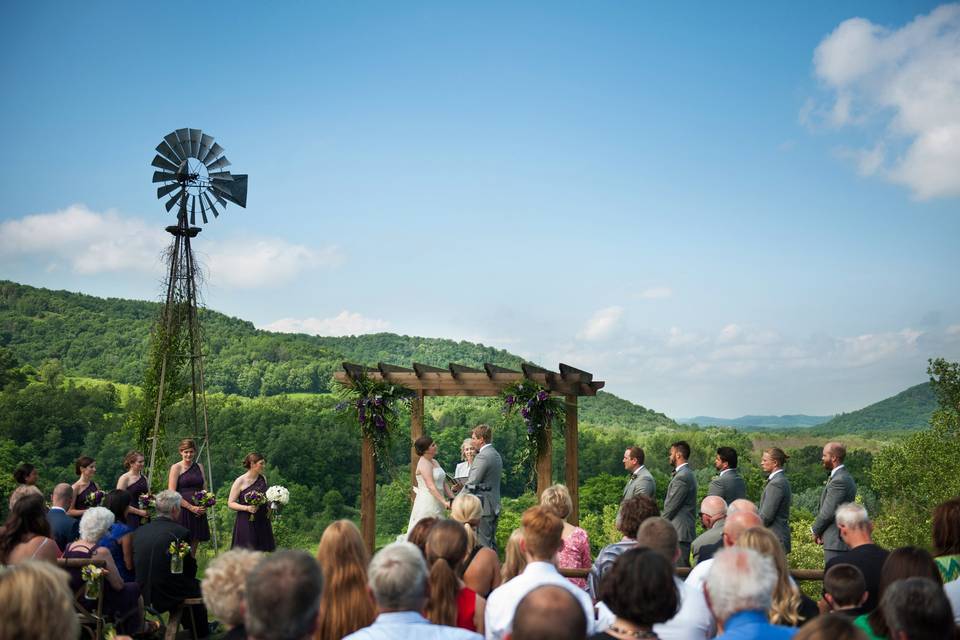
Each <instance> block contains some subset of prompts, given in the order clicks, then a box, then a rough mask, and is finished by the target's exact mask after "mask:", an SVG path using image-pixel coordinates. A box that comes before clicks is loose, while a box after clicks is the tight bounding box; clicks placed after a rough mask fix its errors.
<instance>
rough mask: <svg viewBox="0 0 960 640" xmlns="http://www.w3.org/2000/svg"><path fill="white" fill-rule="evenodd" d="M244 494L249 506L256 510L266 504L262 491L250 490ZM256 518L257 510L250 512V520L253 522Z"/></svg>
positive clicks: (265, 497)
mask: <svg viewBox="0 0 960 640" xmlns="http://www.w3.org/2000/svg"><path fill="white" fill-rule="evenodd" d="M245 495H246V500H247V504H248V505H250V506H251V507H256V508H257V509H258V510H259V509H260V506H261V505H264V504H267V496H266V495H265V494H264V493H263V491H250V492H248V493H246V494H245ZM256 519H257V512H256V511H254V512H253V513H251V514H250V522H253V521H254V520H256Z"/></svg>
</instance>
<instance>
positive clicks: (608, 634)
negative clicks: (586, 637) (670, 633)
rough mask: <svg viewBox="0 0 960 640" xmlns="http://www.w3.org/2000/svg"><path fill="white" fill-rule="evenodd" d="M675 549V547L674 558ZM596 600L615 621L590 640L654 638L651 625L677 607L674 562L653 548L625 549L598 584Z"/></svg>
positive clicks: (678, 595) (671, 615)
mask: <svg viewBox="0 0 960 640" xmlns="http://www.w3.org/2000/svg"><path fill="white" fill-rule="evenodd" d="M648 522H649V521H648ZM664 522H666V523H667V524H670V523H669V521H664ZM671 528H672V525H671ZM679 549H680V547H679V545H678V546H677V554H676V555H677V558H679V557H680V553H679ZM600 598H601V600H602V601H603V603H604V604H605V605H606V606H607V607H609V608H610V610H611V611H612V612H613V613H614V615H615V616H616V618H615V619H614V620H613V622H612V623H611V624H610V625H609V626H608V627H607V629H606V631H603V632H601V633H597V634H595V635H593V636H590V637H591V640H594V639H596V640H601V639H605V638H618V639H619V638H658V637H659V635H658V634H657V633H655V632H654V630H653V625H654V624H657V623H662V622H666V621H667V620H669V619H670V618H673V617H674V615H676V613H677V611H678V609H679V607H680V593H679V590H678V588H677V585H676V583H675V582H674V563H673V562H668V561H667V560H666V558H664V557H663V555H662V554H660V553H659V552H657V551H654V550H653V549H648V548H646V547H635V548H633V549H629V550H627V551H626V552H624V553H623V555H621V556H620V557H619V558H617V561H616V562H614V563H613V567H612V568H611V569H610V571H609V572H607V574H606V575H605V576H604V577H603V579H602V580H601V581H600Z"/></svg>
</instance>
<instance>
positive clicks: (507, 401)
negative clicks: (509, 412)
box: [504, 396, 517, 407]
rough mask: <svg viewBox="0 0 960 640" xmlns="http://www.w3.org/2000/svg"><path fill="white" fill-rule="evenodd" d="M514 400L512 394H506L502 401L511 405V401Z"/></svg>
mask: <svg viewBox="0 0 960 640" xmlns="http://www.w3.org/2000/svg"><path fill="white" fill-rule="evenodd" d="M516 401H517V399H516V398H514V397H513V396H507V397H506V398H505V399H504V402H506V403H507V404H508V405H510V406H511V407H512V406H513V403H514V402H516Z"/></svg>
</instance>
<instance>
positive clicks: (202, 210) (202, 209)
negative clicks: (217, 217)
mask: <svg viewBox="0 0 960 640" xmlns="http://www.w3.org/2000/svg"><path fill="white" fill-rule="evenodd" d="M197 200H199V201H200V217H201V218H203V224H208V220H207V208H206V207H205V206H204V205H203V196H201V197H199V198H197Z"/></svg>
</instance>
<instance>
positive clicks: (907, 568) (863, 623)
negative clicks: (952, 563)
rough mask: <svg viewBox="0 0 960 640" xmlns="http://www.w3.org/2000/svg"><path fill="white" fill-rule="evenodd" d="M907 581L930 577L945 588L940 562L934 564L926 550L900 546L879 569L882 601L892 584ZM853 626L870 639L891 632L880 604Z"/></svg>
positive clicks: (888, 635) (875, 639)
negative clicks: (941, 578) (941, 577)
mask: <svg viewBox="0 0 960 640" xmlns="http://www.w3.org/2000/svg"><path fill="white" fill-rule="evenodd" d="M907 578H928V579H930V580H933V581H934V582H936V583H937V584H939V585H940V586H941V587H942V586H943V582H941V580H940V570H939V569H937V563H935V562H934V561H933V558H932V557H931V556H930V554H929V553H928V552H927V551H926V550H924V549H918V548H917V547H900V548H899V549H894V550H893V551H891V552H890V555H889V556H887V560H886V562H884V563H883V568H882V569H881V570H880V588H879V591H880V593H879V594H878V595H879V596H880V600H881V601H882V600H883V595H884V594H885V593H886V591H887V589H888V588H889V587H890V585H892V584H893V583H894V582H896V581H897V580H906V579H907ZM854 623H855V624H856V625H857V626H858V627H860V628H861V629H862V630H863V632H864V633H865V634H866V635H867V638H869V639H870V640H882V639H884V638H889V637H890V629H889V627H887V620H886V614H885V613H884V611H883V605H882V604H878V605H877V608H876V609H874V610H873V611H871V612H870V613H868V614H864V615H862V616H860V617H858V618H857V619H856V620H854Z"/></svg>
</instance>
